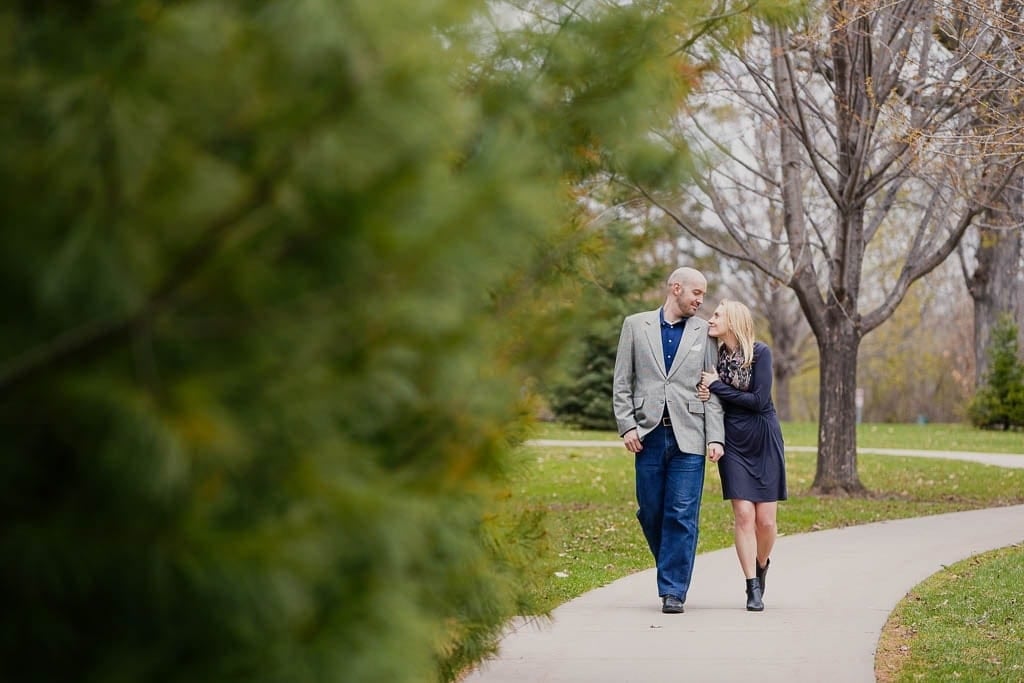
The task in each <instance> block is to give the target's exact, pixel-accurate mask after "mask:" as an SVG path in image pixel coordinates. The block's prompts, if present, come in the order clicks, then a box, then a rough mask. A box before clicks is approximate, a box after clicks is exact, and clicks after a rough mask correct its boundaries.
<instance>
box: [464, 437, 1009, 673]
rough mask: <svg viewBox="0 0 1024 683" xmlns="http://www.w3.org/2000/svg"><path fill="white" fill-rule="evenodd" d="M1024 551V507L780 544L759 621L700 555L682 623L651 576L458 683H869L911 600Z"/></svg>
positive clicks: (506, 649)
mask: <svg viewBox="0 0 1024 683" xmlns="http://www.w3.org/2000/svg"><path fill="white" fill-rule="evenodd" d="M1018 457H1019V456H1018ZM1022 541H1024V505H1018V506H1012V507H1003V508H990V509H985V510H973V511H969V512H956V513H948V514H941V515H934V516H928V517H918V518H912V519H902V520H891V521H885V522H877V523H873V524H866V525H860V526H853V527H846V528H843V529H832V530H827V531H817V532H812V533H807V534H798V535H793V536H783V537H780V538H779V540H778V542H777V544H776V546H775V552H774V554H773V556H772V566H771V570H770V572H769V574H768V577H767V590H766V594H765V604H766V610H765V611H764V612H762V613H750V612H747V611H746V610H745V609H744V593H743V577H742V574H741V573H740V570H739V565H738V563H737V562H736V556H735V553H734V551H733V549H732V548H727V549H723V550H717V551H714V552H710V553H705V554H702V555H699V556H698V558H697V563H696V567H695V570H694V577H693V583H692V586H691V589H690V594H689V596H688V599H687V601H686V613H685V614H681V615H665V614H662V613H661V611H660V601H659V600H658V597H657V591H656V588H655V578H654V570H653V569H650V570H646V571H643V572H639V573H637V574H633V575H630V576H627V577H625V578H622V579H619V580H617V581H615V582H613V583H611V584H609V585H607V586H604V587H602V588H598V589H596V590H593V591H591V592H589V593H586V594H584V595H582V596H580V597H578V598H576V599H574V600H572V601H570V602H567V603H565V604H564V605H561V606H560V607H558V608H557V609H556V610H555V611H554V612H553V613H552V616H551V619H550V620H546V619H533V620H520V621H519V622H517V623H516V624H513V625H512V626H511V627H510V629H509V631H508V633H507V634H506V635H505V637H504V638H503V639H502V641H501V645H500V651H499V654H498V656H497V657H495V658H493V659H491V660H489V661H487V662H485V663H484V664H483V665H482V666H481V667H480V668H479V669H478V670H476V671H475V672H473V673H471V674H470V675H469V677H468V678H467V679H466V681H465V683H512V682H516V683H526V682H529V683H535V682H537V683H540V682H546V683H569V682H573V683H583V682H587V683H613V682H614V683H630V682H636V683H654V682H657V681H672V682H677V681H681V680H687V681H701V682H731V681H736V682H737V683H739V682H741V681H742V682H744V683H749V682H750V681H759V682H761V683H771V682H775V681H777V682H779V683H781V682H783V681H785V682H793V681H822V680H829V681H836V682H847V681H848V682H851V683H867V682H868V681H874V680H875V676H874V655H875V648H876V646H877V642H878V638H879V636H880V634H881V631H882V628H883V627H884V625H885V622H886V620H887V619H888V617H889V614H890V613H891V611H892V609H893V608H894V607H895V606H896V604H897V603H898V602H899V601H900V600H901V599H902V598H903V597H904V596H905V595H906V594H907V593H908V592H909V591H910V590H911V589H912V588H913V587H914V586H916V585H917V584H918V583H920V582H921V581H923V580H924V579H926V578H928V577H929V576H931V575H932V574H934V573H935V572H937V571H939V570H941V569H942V568H943V567H945V566H948V565H950V564H953V563H954V562H957V561H959V560H962V559H965V558H967V557H970V556H972V555H976V554H978V553H982V552H986V551H989V550H994V549H996V548H1001V547H1005V546H1008V545H1013V544H1015V543H1020V542H1022Z"/></svg>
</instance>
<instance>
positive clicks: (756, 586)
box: [747, 576, 764, 612]
mask: <svg viewBox="0 0 1024 683" xmlns="http://www.w3.org/2000/svg"><path fill="white" fill-rule="evenodd" d="M763 609H764V603H763V602H761V581H760V579H758V578H757V577H756V576H755V577H754V578H752V579H747V611H748V612H760V611H762V610H763Z"/></svg>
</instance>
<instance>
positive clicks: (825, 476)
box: [811, 314, 867, 495]
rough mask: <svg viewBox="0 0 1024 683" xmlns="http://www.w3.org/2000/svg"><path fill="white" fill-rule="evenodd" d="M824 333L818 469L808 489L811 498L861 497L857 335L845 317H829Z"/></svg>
mask: <svg viewBox="0 0 1024 683" xmlns="http://www.w3.org/2000/svg"><path fill="white" fill-rule="evenodd" d="M829 318H830V319H829V325H828V333H827V335H826V337H825V338H820V339H819V340H818V350H819V352H820V356H821V383H820V387H819V390H820V391H819V397H818V406H819V411H820V413H819V416H818V466H817V472H816V474H815V476H814V483H813V484H812V485H811V492H812V493H815V494H833V495H834V494H840V495H863V494H864V493H866V491H867V489H865V487H864V485H863V484H862V483H861V481H860V477H859V475H858V474H857V419H856V407H855V403H854V401H855V397H856V390H857V380H856V378H857V350H858V348H859V347H860V339H861V337H860V333H859V332H858V330H857V328H856V326H855V325H854V324H853V323H852V322H851V321H849V320H848V319H845V317H840V316H836V315H834V314H830V316H829Z"/></svg>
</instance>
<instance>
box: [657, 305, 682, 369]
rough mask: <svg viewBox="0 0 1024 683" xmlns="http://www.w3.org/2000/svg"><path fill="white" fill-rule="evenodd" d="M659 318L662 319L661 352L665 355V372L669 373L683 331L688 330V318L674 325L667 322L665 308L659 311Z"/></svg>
mask: <svg viewBox="0 0 1024 683" xmlns="http://www.w3.org/2000/svg"><path fill="white" fill-rule="evenodd" d="M658 317H659V318H661V350H662V352H664V354H665V372H668V371H669V368H671V367H672V361H673V360H675V357H676V351H678V350H679V340H680V339H682V338H683V330H684V329H686V318H683V319H682V320H679V321H677V322H674V323H667V322H665V307H664V306H662V307H661V310H659V311H658Z"/></svg>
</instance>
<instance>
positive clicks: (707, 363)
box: [704, 338, 725, 444]
mask: <svg viewBox="0 0 1024 683" xmlns="http://www.w3.org/2000/svg"><path fill="white" fill-rule="evenodd" d="M717 367H718V344H716V343H715V341H714V340H713V339H711V338H708V340H707V344H705V345H704V369H705V370H715V369H716V368H717ZM724 415H725V411H724V410H723V408H722V403H721V401H719V400H718V396H716V395H715V394H714V393H712V394H711V396H709V397H708V400H707V402H706V403H705V404H704V440H705V441H707V442H708V443H721V444H724V443H725V417H724Z"/></svg>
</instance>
